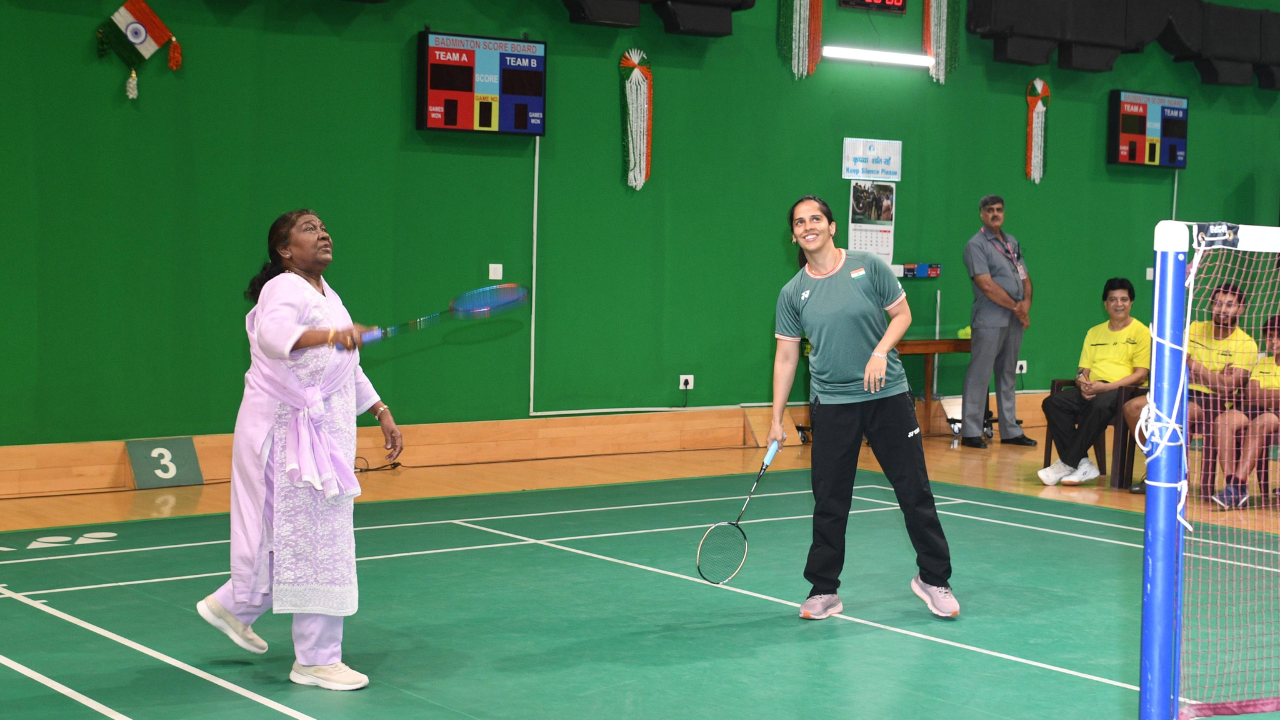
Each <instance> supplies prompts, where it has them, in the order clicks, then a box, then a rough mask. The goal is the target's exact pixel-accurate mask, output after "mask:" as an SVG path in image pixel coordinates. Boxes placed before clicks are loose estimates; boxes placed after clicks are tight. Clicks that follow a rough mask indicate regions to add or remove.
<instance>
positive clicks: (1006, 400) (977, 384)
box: [960, 318, 1022, 440]
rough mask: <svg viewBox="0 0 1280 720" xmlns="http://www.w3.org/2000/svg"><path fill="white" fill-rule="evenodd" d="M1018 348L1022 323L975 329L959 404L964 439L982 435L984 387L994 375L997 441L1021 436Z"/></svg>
mask: <svg viewBox="0 0 1280 720" xmlns="http://www.w3.org/2000/svg"><path fill="white" fill-rule="evenodd" d="M1021 349H1022V323H1020V322H1018V321H1017V319H1016V318H1015V319H1013V320H1011V321H1010V322H1009V324H1008V325H1006V326H1004V327H990V328H988V327H975V328H973V341H972V343H970V351H969V352H970V354H969V370H968V372H966V373H965V375H964V399H963V401H962V404H961V407H962V413H963V418H962V420H963V425H962V426H961V428H960V434H961V435H963V436H964V437H980V436H981V435H982V418H983V415H984V414H985V413H986V411H987V398H988V394H987V387H988V386H989V384H990V383H991V373H992V372H993V371H994V372H995V376H996V405H997V408H998V409H999V417H1000V439H1001V440H1009V439H1011V438H1016V437H1018V436H1019V435H1021V434H1022V427H1021V426H1019V425H1018V407H1017V403H1018V396H1017V388H1018V376H1017V369H1018V351H1019V350H1021Z"/></svg>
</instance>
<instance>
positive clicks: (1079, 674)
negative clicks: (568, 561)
mask: <svg viewBox="0 0 1280 720" xmlns="http://www.w3.org/2000/svg"><path fill="white" fill-rule="evenodd" d="M455 522H456V524H458V525H462V526H464V527H469V528H473V529H476V530H484V531H485V532H491V533H494V534H495V535H505V536H507V537H510V538H515V539H519V540H525V541H529V542H532V543H535V544H538V545H542V546H544V547H549V548H554V549H556V550H563V551H565V552H570V553H574V554H575V555H582V556H585V557H590V558H595V559H597V560H604V561H606V562H611V563H616V564H618V565H624V566H626V567H631V568H636V569H639V570H646V571H648V572H652V573H657V574H659V575H666V576H668V577H673V578H678V579H680V580H687V581H689V582H693V583H697V584H699V585H705V586H707V587H711V588H717V589H720V590H727V591H729V592H735V593H738V594H740V595H746V596H748V597H754V598H758V599H761V600H768V601H769V602H774V603H778V604H779V605H787V606H790V607H794V608H798V607H800V603H797V602H791V601H790V600H783V599H782V598H776V597H773V596H772V595H764V594H762V593H757V592H752V591H750V590H743V589H742V588H736V587H732V586H730V585H712V584H711V583H709V582H706V581H705V580H701V579H699V578H695V577H692V576H690V575H682V574H680V573H677V572H672V571H670V570H663V569H661V568H655V567H650V566H648V565H641V564H639V563H633V562H630V561H628V560H621V559H618V558H614V557H609V556H608V555H600V554H598V553H593V552H588V551H586V550H580V549H578V548H573V547H569V546H567V545H557V544H556V543H553V542H551V541H548V540H535V539H533V538H529V537H524V536H523V535H516V534H515V533H509V532H505V531H502V530H495V529H493V528H487V527H483V526H481V525H473V524H471V523H469V522H466V521H465V520H458V521H455ZM832 617H838V618H840V619H841V620H846V621H848V622H852V623H857V624H859V625H865V626H867V627H873V628H877V629H879V630H886V631H889V632H892V633H897V634H899V635H905V636H907V637H913V638H917V639H920V640H927V641H929V642H934V643H938V644H941V645H947V646H950V647H954V648H959V649H961V650H969V651H971V652H976V653H979V654H982V655H987V656H990V657H995V658H999V659H1002V660H1009V661H1012V662H1016V663H1020V664H1023V665H1029V666H1031V667H1036V668H1040V669H1042V670H1050V671H1053V672H1057V673H1062V674H1064V675H1071V676H1073V677H1077V678H1082V679H1084V680H1092V681H1093V682H1098V683H1102V684H1104V685H1111V686H1114V687H1118V688H1124V689H1126V690H1133V691H1135V692H1136V691H1138V690H1139V688H1138V686H1137V685H1130V684H1129V683H1124V682H1120V681H1118V680H1111V679H1110V678H1104V677H1100V676H1098V675H1090V674H1088V673H1083V672H1079V671H1077V670H1071V669H1068V668H1064V667H1059V666H1057V665H1050V664H1048V663H1042V662H1039V661H1036V660H1028V659H1027V658H1021V657H1018V656H1016V655H1009V654H1007V653H1002V652H997V651H995V650H987V649H986V648H980V647H977V646H976V645H967V644H965V643H959V642H955V641H954V640H945V639H943V638H939V637H934V636H932V635H925V634H924V633H918V632H915V631H913V630H905V629H903V628H897V627H893V626H892V625H884V624H882V623H878V622H874V621H872V620H863V619H862V618H857V617H854V616H852V615H845V614H843V613H841V614H837V615H832Z"/></svg>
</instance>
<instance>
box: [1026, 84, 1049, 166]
mask: <svg viewBox="0 0 1280 720" xmlns="http://www.w3.org/2000/svg"><path fill="white" fill-rule="evenodd" d="M1048 109H1049V85H1048V84H1047V83H1046V82H1045V81H1044V80H1041V79H1040V78H1036V79H1035V80H1032V81H1031V84H1029V85H1027V179H1028V180H1031V181H1032V182H1034V183H1036V184H1037V185H1039V184H1040V179H1041V178H1043V177H1044V118H1045V114H1046V111H1047V110H1048Z"/></svg>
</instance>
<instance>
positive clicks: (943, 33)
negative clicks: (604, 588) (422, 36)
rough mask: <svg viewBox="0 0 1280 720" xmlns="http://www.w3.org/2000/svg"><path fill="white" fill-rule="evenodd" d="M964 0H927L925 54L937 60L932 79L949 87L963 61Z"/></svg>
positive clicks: (925, 11) (925, 0)
mask: <svg viewBox="0 0 1280 720" xmlns="http://www.w3.org/2000/svg"><path fill="white" fill-rule="evenodd" d="M961 17H963V8H961V6H960V0H924V54H925V55H928V56H929V57H931V58H933V67H931V68H929V76H930V77H932V78H933V79H934V82H937V83H938V84H941V85H945V84H946V82H947V73H948V72H950V71H951V70H954V69H955V68H956V65H957V63H958V61H959V58H960V54H959V38H960V18H961Z"/></svg>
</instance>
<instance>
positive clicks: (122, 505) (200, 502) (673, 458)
mask: <svg viewBox="0 0 1280 720" xmlns="http://www.w3.org/2000/svg"><path fill="white" fill-rule="evenodd" d="M1042 432H1043V431H1042V430H1035V431H1030V432H1029V434H1031V435H1033V436H1036V435H1038V434H1040V433H1042ZM924 443H925V455H926V458H927V461H928V465H929V475H930V477H931V478H932V479H933V480H934V481H935V482H942V483H954V484H959V485H968V486H970V487H980V488H987V489H991V490H1001V491H1005V492H1012V493H1018V494H1022V495H1035V496H1037V497H1041V498H1046V499H1051V500H1064V501H1068V502H1076V503H1083V504H1087V505H1100V506H1105V507H1111V508H1118V509H1123V510H1133V511H1137V512H1141V511H1142V510H1143V496H1141V495H1131V494H1129V492H1128V491H1125V490H1111V489H1109V488H1106V487H1099V486H1098V483H1097V482H1096V481H1095V482H1093V483H1089V484H1087V485H1082V486H1078V487H1062V486H1057V487H1045V486H1044V485H1042V484H1041V483H1040V481H1039V480H1038V479H1037V478H1036V474H1035V473H1036V471H1037V470H1039V469H1040V468H1041V467H1042V465H1043V457H1044V450H1043V448H1022V447H1004V446H1002V445H1001V444H1000V443H999V441H996V442H995V443H993V444H992V445H991V446H990V447H989V448H988V449H986V450H975V449H972V448H964V447H956V446H954V445H955V444H954V442H953V441H952V439H951V438H950V437H949V436H945V435H944V436H934V437H926V438H925V440H924ZM763 456H764V450H763V449H761V448H726V449H716V450H683V451H674V452H651V453H636V454H626V455H596V456H591V457H573V458H555V459H547V460H524V461H517V462H495V463H483V464H477V465H450V466H444V467H430V468H420V469H398V470H394V471H389V472H375V473H367V474H361V475H360V476H359V477H360V483H361V486H362V487H363V488H364V494H363V495H362V496H361V497H360V499H359V501H360V502H376V501H379V500H404V499H409V498H421V497H439V496H446V495H472V494H480V493H495V492H512V491H519V490H538V489H546V488H559V487H575V486H583V485H604V484H610V483H625V482H641V481H645V480H668V479H674V478H687V477H702V476H712V475H727V474H732V473H750V472H754V471H756V470H758V469H759V468H760V462H761V459H762V458H763ZM859 465H860V467H862V468H865V469H869V470H879V469H880V466H879V464H878V463H876V461H875V457H874V456H873V455H872V453H871V452H870V450H869V449H867V448H864V451H863V453H862V458H861V461H860V463H859ZM773 467H774V468H775V469H783V470H786V469H796V468H807V467H809V446H808V445H804V446H800V447H787V448H784V449H783V450H782V451H781V452H779V453H778V457H777V458H776V459H775V460H774V464H773ZM1138 477H1141V470H1139V472H1138ZM1103 481H1104V482H1105V478H1103ZM230 494H231V485H230V484H229V483H220V484H215V485H204V486H195V487H182V488H167V489H162V490H128V491H122V492H106V493H94V494H86V495H64V496H57V497H32V498H16V499H7V500H0V531H5V530H25V529H33V528H42V527H57V526H63V525H81V524H88V523H102V522H116V521H127V520H138V519H145V518H154V517H175V516H180V515H201V514H208V513H223V512H227V510H228V507H229V503H230Z"/></svg>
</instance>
